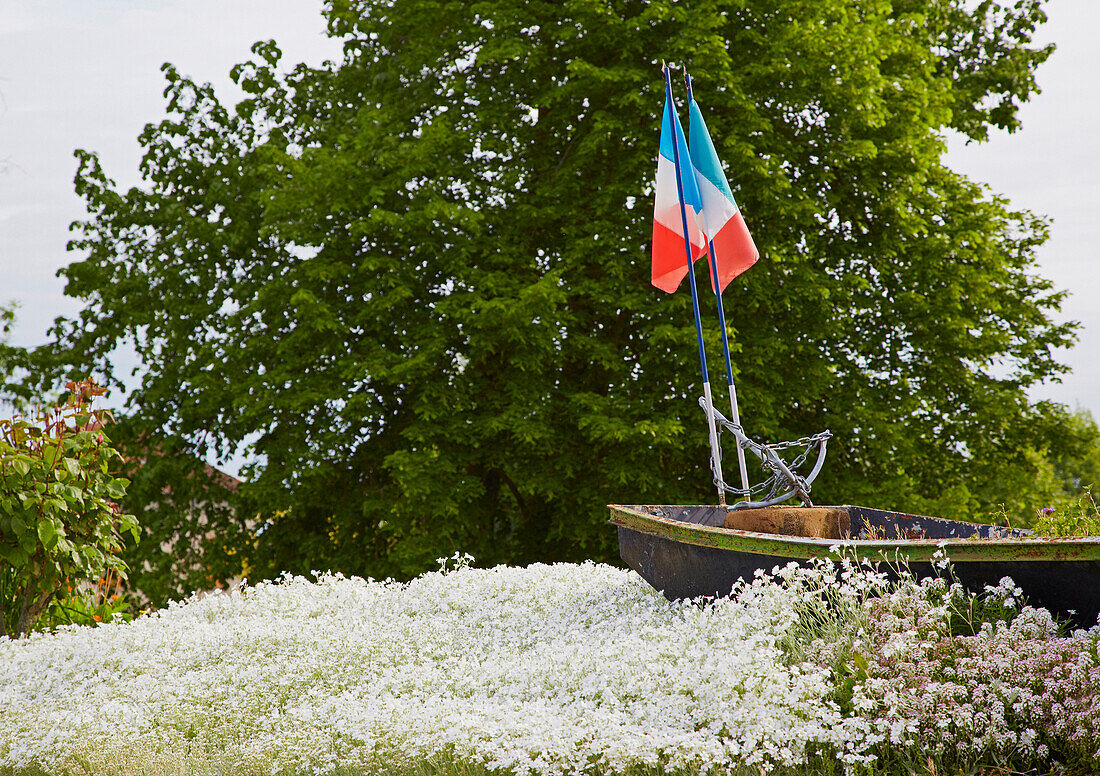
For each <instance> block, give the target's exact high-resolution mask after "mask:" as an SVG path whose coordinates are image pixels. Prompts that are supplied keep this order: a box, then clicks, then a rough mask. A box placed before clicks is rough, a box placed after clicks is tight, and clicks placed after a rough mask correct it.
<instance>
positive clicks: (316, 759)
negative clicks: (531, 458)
mask: <svg viewBox="0 0 1100 776" xmlns="http://www.w3.org/2000/svg"><path fill="white" fill-rule="evenodd" d="M797 595H799V593H798V592H797V586H795V588H784V587H781V586H777V585H774V584H771V583H769V582H766V581H764V580H757V582H756V583H754V584H753V585H752V586H750V587H749V589H748V590H746V591H745V592H744V594H742V595H741V596H740V597H739V598H738V599H736V600H727V601H720V602H717V603H715V604H714V605H711V606H701V605H694V604H690V603H687V604H673V603H669V602H668V601H666V600H665V599H664V598H663V597H662V596H661V595H660V594H659V593H657V592H655V591H654V590H652V589H651V588H650V587H649V586H648V585H647V584H646V583H645V582H643V581H642V580H641V579H640V578H639V577H638V576H637V575H635V574H634V573H633V572H627V571H622V570H619V569H615V568H612V567H609V566H603V565H594V564H584V565H579V566H577V565H555V566H544V565H536V566H531V567H529V568H525V569H521V568H509V567H500V568H495V569H488V570H484V569H473V568H468V567H463V568H458V569H456V570H452V571H450V572H447V573H432V574H426V575H424V576H423V577H420V578H418V579H416V580H414V581H413V582H411V583H409V584H397V583H392V582H389V583H382V582H371V581H363V580H360V579H346V578H343V577H341V576H337V575H322V576H320V577H319V578H318V580H317V581H316V582H313V581H308V580H305V579H302V578H286V579H283V580H281V581H279V582H277V583H266V584H260V585H257V586H254V587H250V588H246V589H245V590H244V591H241V592H234V593H231V594H223V595H213V596H208V597H206V598H202V599H198V600H191V601H188V602H186V603H183V604H179V605H174V606H172V607H170V608H168V609H167V610H164V611H161V612H157V613H155V614H152V615H149V616H146V617H142V618H139V619H137V620H135V621H134V622H132V623H127V624H110V625H104V626H101V627H97V628H71V629H66V630H63V631H61V632H59V633H56V634H53V635H36V636H33V637H31V638H29V639H25V640H23V641H10V640H6V639H0V720H2V724H0V765H6V766H8V767H17V768H18V767H22V766H27V765H30V764H39V765H41V766H43V767H44V768H45V769H46V770H47V771H49V772H61V771H62V770H63V769H65V768H67V767H72V766H73V765H74V764H75V763H79V762H80V761H81V760H82V759H83V760H88V761H92V762H104V761H110V759H111V758H112V757H117V758H125V757H133V756H140V757H146V758H160V759H161V761H165V762H167V761H169V760H173V759H175V760H177V761H178V760H180V759H182V760H187V759H188V758H192V759H193V758H195V757H196V756H197V754H196V753H198V755H201V756H202V757H204V758H206V759H207V760H208V761H210V762H217V763H221V764H223V765H224V766H225V767H227V768H231V769H236V770H239V771H255V772H265V773H273V774H280V773H303V772H304V773H310V772H313V773H326V772H330V771H332V770H334V769H335V768H336V767H337V766H340V767H343V768H350V769H355V768H358V767H362V768H365V769H366V768H371V767H372V765H378V764H379V763H383V764H384V763H390V764H401V763H405V764H407V763H408V762H410V761H412V762H415V761H424V760H430V759H432V758H435V757H439V756H443V757H450V758H454V759H455V760H458V761H460V762H467V763H471V764H480V765H483V766H485V767H488V768H492V769H497V768H502V769H507V770H510V771H513V772H515V773H517V774H523V773H528V772H532V773H539V774H556V773H581V772H585V771H593V770H603V769H605V768H611V769H613V770H615V771H622V770H623V769H625V768H627V767H629V766H633V765H658V764H661V765H663V766H666V767H668V768H670V769H671V768H676V767H681V766H691V767H698V766H703V767H706V766H709V765H712V764H714V765H730V764H735V765H754V764H762V765H765V766H767V765H769V764H790V765H794V764H799V763H801V762H804V760H805V757H806V752H807V745H816V744H832V745H833V746H835V747H837V749H838V750H839V751H841V752H847V753H848V754H847V755H846V758H845V759H847V760H848V761H849V762H853V761H858V760H861V759H862V758H861V757H860V756H859V753H860V752H861V751H864V750H865V749H866V748H867V747H868V746H869V743H868V742H867V740H866V734H865V732H864V731H866V730H869V726H868V724H867V722H866V721H865V720H862V719H858V718H857V719H848V720H845V719H842V717H841V714H840V712H839V710H838V709H837V707H836V706H835V705H834V704H833V703H831V702H828V701H826V700H825V697H826V695H827V694H828V693H829V691H830V689H831V687H830V685H829V683H828V681H829V679H828V676H827V673H826V669H824V668H821V667H816V666H813V665H812V664H809V663H807V664H802V665H794V666H793V667H788V666H787V665H786V662H785V661H784V659H783V654H782V652H781V649H780V642H781V640H782V639H783V636H784V634H785V633H786V632H787V630H788V629H789V627H790V624H791V622H792V617H793V615H792V611H793V607H792V602H793V599H794V598H795V597H796V596H797ZM811 748H812V746H811ZM134 753H138V754H137V755H135V754H134ZM120 761H121V760H120Z"/></svg>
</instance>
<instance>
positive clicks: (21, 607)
mask: <svg viewBox="0 0 1100 776" xmlns="http://www.w3.org/2000/svg"><path fill="white" fill-rule="evenodd" d="M66 388H68V389H69V390H70V391H71V395H70V396H69V399H68V401H66V403H65V404H64V406H62V407H57V408H51V409H43V410H39V411H38V412H37V414H36V416H35V418H34V419H33V420H28V419H27V418H25V417H23V416H22V415H19V414H17V415H15V416H14V417H12V418H11V419H4V420H0V635H10V636H13V637H18V636H21V635H24V634H26V633H28V632H29V631H31V630H33V629H34V628H35V627H36V626H37V625H40V624H41V620H42V619H43V615H44V614H46V612H47V610H48V609H49V608H50V606H51V603H54V604H55V609H56V604H58V602H60V601H61V600H68V601H70V602H72V601H74V600H75V599H81V598H82V597H83V592H82V591H86V590H87V589H88V588H89V586H91V587H93V588H94V586H95V585H96V584H98V583H99V581H100V580H103V579H105V578H106V577H108V576H110V575H114V576H115V577H117V578H119V579H124V578H125V575H126V565H125V564H124V563H123V562H122V560H121V559H120V558H118V557H117V553H118V551H119V550H120V549H121V548H122V540H121V538H120V532H121V531H129V532H131V533H132V534H133V535H134V537H135V539H136V537H137V521H136V520H135V519H134V517H133V515H127V514H121V513H120V510H119V508H118V505H117V503H116V501H117V500H118V499H121V498H122V497H123V496H124V495H125V493H126V486H127V485H128V484H129V483H128V481H127V480H125V479H120V478H116V477H114V476H113V475H112V473H111V465H112V463H113V462H115V461H118V460H121V456H120V455H119V453H118V452H117V451H115V450H114V449H113V448H112V447H111V443H110V440H109V439H108V438H107V435H106V433H105V432H104V429H103V424H104V422H105V421H106V420H107V419H108V418H109V417H110V413H109V412H108V411H107V410H94V409H92V408H91V402H92V400H93V399H94V398H95V397H96V396H100V395H102V394H104V393H105V390H104V389H103V388H101V387H100V386H98V385H96V383H95V382H94V381H93V380H91V379H88V380H84V381H82V382H79V383H77V382H72V383H68V384H67V385H66ZM74 591H75V592H74ZM85 603H86V602H85ZM69 608H70V609H71V610H73V611H78V612H79V610H78V609H77V608H76V607H74V606H70V607H69ZM87 608H88V607H87V606H84V607H83V609H84V610H87ZM95 614H96V613H95V612H93V613H92V614H91V615H89V616H90V617H91V619H92V620H94V619H95V617H94V615H95ZM100 616H101V617H102V615H100ZM51 619H52V618H51ZM70 619H73V620H74V621H81V619H80V617H79V613H78V617H77V618H75V619H74V618H71V617H70ZM62 621H64V620H62Z"/></svg>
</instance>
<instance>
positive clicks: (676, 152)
mask: <svg viewBox="0 0 1100 776" xmlns="http://www.w3.org/2000/svg"><path fill="white" fill-rule="evenodd" d="M662 70H663V71H664V75H665V104H666V105H668V111H669V116H668V120H669V125H670V126H671V127H672V132H673V139H672V160H673V163H674V164H675V167H676V193H677V195H678V196H679V198H680V219H681V223H682V224H683V228H684V251H685V253H686V258H687V266H688V273H687V276H688V285H689V286H690V287H691V306H692V309H693V310H694V311H695V337H696V339H697V340H698V343H699V365H700V366H701V367H702V370H703V398H704V400H705V401H706V405H707V406H706V411H707V425H708V430H709V432H710V456H711V465H712V467H713V469H714V476H715V477H716V478H717V480H718V482H717V485H718V505H719V506H722V507H724V506H725V505H726V489H725V488H724V487H723V482H722V458H721V453H720V452H719V449H718V431H717V429H716V428H715V425H714V405H713V402H712V401H711V392H710V377H709V375H708V374H707V353H706V350H705V349H704V348H703V321H702V319H701V318H700V317H699V291H698V289H697V288H696V287H695V273H694V272H693V271H692V270H693V265H692V262H691V236H690V233H689V231H688V222H687V206H686V205H685V204H684V181H683V167H682V166H681V161H680V144H679V142H677V138H676V136H675V135H676V113H675V107H674V105H673V103H672V77H671V75H670V73H669V69H668V65H665V64H664V63H662ZM689 161H690V160H689ZM692 174H694V173H692ZM738 449H740V448H738Z"/></svg>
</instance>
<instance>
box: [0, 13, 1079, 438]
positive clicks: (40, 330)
mask: <svg viewBox="0 0 1100 776" xmlns="http://www.w3.org/2000/svg"><path fill="white" fill-rule="evenodd" d="M1047 8H1048V13H1049V15H1050V21H1049V22H1048V24H1047V25H1046V27H1045V28H1044V29H1043V30H1042V32H1041V38H1040V40H1041V41H1042V42H1047V41H1053V42H1055V43H1057V45H1058V51H1057V52H1056V53H1055V54H1054V56H1053V57H1051V59H1050V60H1048V62H1047V63H1046V64H1045V65H1044V66H1043V67H1042V68H1040V70H1039V76H1038V77H1039V83H1040V86H1041V87H1042V89H1043V92H1042V94H1040V95H1038V96H1037V97H1035V98H1034V99H1033V100H1032V102H1030V103H1029V104H1027V105H1025V106H1024V107H1023V109H1022V111H1021V116H1022V119H1023V124H1024V127H1023V129H1022V130H1021V131H1020V132H1017V133H1016V134H1014V135H1005V134H1001V135H998V136H995V137H994V138H993V139H992V140H991V141H990V142H988V143H986V144H981V145H974V144H972V145H970V146H966V147H964V146H963V145H962V144H961V143H957V142H951V143H950V149H951V150H950V152H949V156H948V159H949V161H950V163H951V164H952V165H953V166H954V167H955V168H956V169H958V170H960V171H962V172H965V173H967V174H968V175H969V176H970V177H971V178H972V179H974V180H977V181H982V182H985V183H988V184H989V185H990V187H991V189H992V190H993V191H994V192H996V193H999V194H1003V195H1006V196H1007V197H1009V198H1010V199H1011V200H1012V202H1013V204H1015V205H1017V206H1020V207H1023V208H1027V209H1029V210H1032V211H1034V212H1036V213H1040V214H1044V215H1047V216H1049V217H1051V218H1052V219H1053V229H1052V239H1051V240H1050V241H1049V242H1048V243H1047V244H1046V245H1045V246H1043V247H1042V248H1041V249H1040V251H1039V258H1040V264H1041V267H1040V273H1041V274H1043V275H1045V276H1046V277H1048V278H1050V279H1052V280H1053V281H1055V283H1056V284H1057V285H1058V286H1059V287H1061V288H1066V289H1069V290H1070V291H1071V292H1072V295H1071V297H1070V299H1069V301H1068V302H1067V303H1066V305H1065V307H1064V313H1065V315H1064V317H1066V318H1070V319H1075V320H1078V321H1081V322H1082V323H1083V324H1084V329H1083V331H1082V333H1081V340H1080V344H1079V345H1078V346H1077V347H1076V348H1075V349H1074V350H1072V351H1070V352H1069V353H1068V354H1066V355H1065V359H1066V361H1067V362H1068V363H1069V364H1070V365H1071V366H1072V367H1073V373H1072V374H1071V375H1070V376H1067V377H1066V379H1065V381H1064V383H1063V384H1061V385H1052V386H1046V387H1044V388H1043V389H1041V390H1040V391H1039V392H1038V393H1037V394H1036V398H1040V397H1041V398H1053V399H1056V400H1058V401H1062V402H1065V403H1067V404H1069V405H1071V406H1073V405H1076V404H1081V405H1082V406H1084V407H1085V408H1087V409H1089V410H1091V411H1092V413H1093V414H1094V415H1095V416H1097V417H1098V418H1100V264H1098V263H1097V262H1096V261H1095V260H1094V250H1095V248H1094V246H1096V245H1098V244H1100V221H1098V220H1097V217H1096V214H1097V213H1100V188H1098V186H1097V183H1096V181H1097V179H1098V177H1100V132H1098V130H1097V127H1098V126H1100V79H1098V78H1097V74H1098V73H1100V46H1097V45H1096V42H1095V41H1096V35H1097V32H1098V31H1100V0H1050V2H1049V3H1048V6H1047ZM268 38H274V39H275V40H277V41H278V42H279V44H280V46H281V47H282V49H283V51H284V54H285V58H284V63H291V64H292V63H296V62H300V61H304V62H309V63H311V64H317V63H320V62H321V61H323V60H324V59H327V58H334V57H336V56H337V55H338V53H339V47H338V45H337V44H335V43H334V42H333V41H331V40H329V39H327V38H326V37H325V36H324V24H323V20H322V18H321V15H320V3H319V2H316V1H315V0H146V1H145V2H142V1H139V0H95V2H88V0H4V2H3V12H2V13H0V100H2V102H0V162H3V161H6V165H7V169H6V172H3V173H0V302H7V301H11V300H16V301H18V302H19V303H20V306H21V307H20V311H19V324H18V327H17V329H16V331H15V336H14V338H13V341H14V342H16V343H18V344H27V345H31V344H39V343H41V342H42V341H44V339H45V330H46V328H47V326H48V325H49V323H50V322H51V321H52V320H53V318H54V317H55V316H57V315H61V314H70V315H71V314H73V313H74V312H75V311H76V307H75V305H74V304H73V303H72V302H71V301H70V300H67V299H66V298H65V297H64V296H63V294H62V283H61V281H60V280H59V279H58V278H57V277H55V273H56V271H57V269H58V268H59V267H62V266H64V265H66V264H68V263H69V262H70V261H71V260H73V259H75V258H77V257H75V256H68V255H67V254H66V252H65V243H66V241H67V240H68V237H69V233H68V225H69V223H70V222H71V221H73V220H75V219H78V218H80V217H81V216H82V215H83V210H82V207H81V202H80V200H79V199H78V198H77V197H76V195H75V194H74V193H73V185H72V179H73V175H74V173H75V170H76V164H75V161H74V159H73V155H72V153H73V149H74V148H78V147H79V148H85V149H88V150H92V151H96V152H98V153H99V155H100V158H101V160H102V162H103V166H104V168H105V170H106V171H107V174H108V175H110V176H111V177H112V178H114V180H116V181H117V182H118V183H119V184H120V185H122V186H130V185H134V184H136V183H138V177H137V166H138V161H139V159H140V149H139V146H138V143H137V139H136V138H137V135H138V134H139V133H140V132H141V130H142V127H143V126H144V124H145V123H146V122H150V121H156V120H158V119H159V118H161V117H162V116H163V111H164V98H163V95H162V92H163V89H164V79H163V76H162V74H161V72H160V69H159V68H160V65H161V64H162V63H164V62H172V63H173V64H175V65H176V66H177V67H178V69H179V70H180V71H181V72H183V73H186V74H188V75H190V76H192V77H194V78H196V79H198V80H202V81H212V82H213V83H214V84H215V86H216V87H218V89H219V91H220V93H221V94H222V96H223V99H224V98H227V97H228V98H229V99H230V100H231V101H235V99H236V96H237V93H236V92H234V91H233V90H232V85H231V83H230V82H229V78H228V73H229V69H230V68H231V67H232V65H233V64H235V63H237V62H240V61H242V60H244V59H246V58H247V57H248V53H249V47H250V46H251V44H252V43H253V42H255V41H256V40H261V39H268ZM764 248H765V253H766V246H764Z"/></svg>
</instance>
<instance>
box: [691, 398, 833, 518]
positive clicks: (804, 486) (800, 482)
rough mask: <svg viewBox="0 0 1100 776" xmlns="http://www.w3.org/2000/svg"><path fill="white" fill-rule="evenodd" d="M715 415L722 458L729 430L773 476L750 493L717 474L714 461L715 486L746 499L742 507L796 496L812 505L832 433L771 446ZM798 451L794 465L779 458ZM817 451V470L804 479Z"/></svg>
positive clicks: (771, 444)
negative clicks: (812, 490) (781, 453)
mask: <svg viewBox="0 0 1100 776" xmlns="http://www.w3.org/2000/svg"><path fill="white" fill-rule="evenodd" d="M700 405H701V406H702V407H703V408H704V409H706V403H705V400H703V399H700ZM712 411H713V412H714V419H715V421H716V426H717V432H718V444H719V455H721V437H722V432H723V431H725V430H729V431H730V432H732V433H733V435H734V437H735V439H736V440H737V442H736V443H737V445H738V446H740V447H741V448H743V449H747V450H749V451H751V452H753V453H755V454H756V455H757V457H759V458H760V463H761V469H762V470H763V471H765V472H769V476H768V477H766V478H765V479H764V480H763V481H762V482H760V483H758V484H756V485H752V486H750V487H749V488H748V489H747V490H746V489H745V488H737V487H734V486H732V485H728V484H727V483H726V482H725V481H724V480H723V479H722V477H721V476H720V475H719V473H718V471H717V470H715V467H714V462H713V461H712V462H711V470H712V474H713V475H714V483H715V485H717V486H718V487H719V488H721V489H722V490H723V491H725V492H726V493H731V494H733V495H735V496H738V497H740V498H742V499H745V500H744V501H742V502H741V503H740V505H741V506H751V505H766V504H773V503H780V502H782V501H786V500H787V499H788V498H791V497H793V496H795V495H798V496H799V498H800V499H801V500H802V502H803V503H804V504H806V505H810V499H809V493H810V484H811V483H812V481H813V479H814V478H815V477H816V476H817V473H818V472H819V471H820V466H821V464H822V463H823V461H824V450H825V444H826V443H827V442H828V440H829V439H830V438H831V437H832V434H831V433H830V432H829V431H822V432H820V433H817V434H813V435H812V436H804V437H800V438H799V439H796V440H793V441H790V442H773V443H770V444H762V443H760V442H757V441H755V440H753V439H751V438H749V437H748V436H747V435H746V434H745V432H744V429H742V428H741V426H739V425H737V424H735V423H733V422H732V421H730V420H728V419H727V418H726V417H724V416H723V415H722V413H720V412H718V411H717V410H712ZM794 447H801V448H802V450H801V452H800V453H799V454H798V455H797V456H795V458H794V459H793V460H792V461H791V462H790V463H787V462H785V461H782V458H780V456H779V451H780V450H788V449H790V448H794ZM815 450H816V451H817V452H818V460H817V463H816V465H815V467H814V470H813V471H812V472H811V473H810V474H809V475H807V476H803V475H801V474H800V473H799V472H798V469H799V468H800V467H801V466H802V465H803V464H804V463H806V460H807V459H808V458H809V456H810V453H811V452H814V451H815ZM769 452H770V453H771V454H772V456H774V457H775V458H774V459H773V458H772V456H769V455H768V453H769ZM780 462H782V465H783V466H785V467H786V470H787V472H784V471H783V470H782V467H781V466H780ZM788 472H789V473H790V475H791V476H789V477H788V475H787V473H788ZM792 478H793V479H792ZM784 490H790V493H788V494H786V495H782V494H783V491H784ZM760 494H764V496H763V498H759V499H756V500H754V501H751V502H750V501H749V499H752V498H753V497H754V496H759V495H760ZM737 506H739V505H734V508H737Z"/></svg>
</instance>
